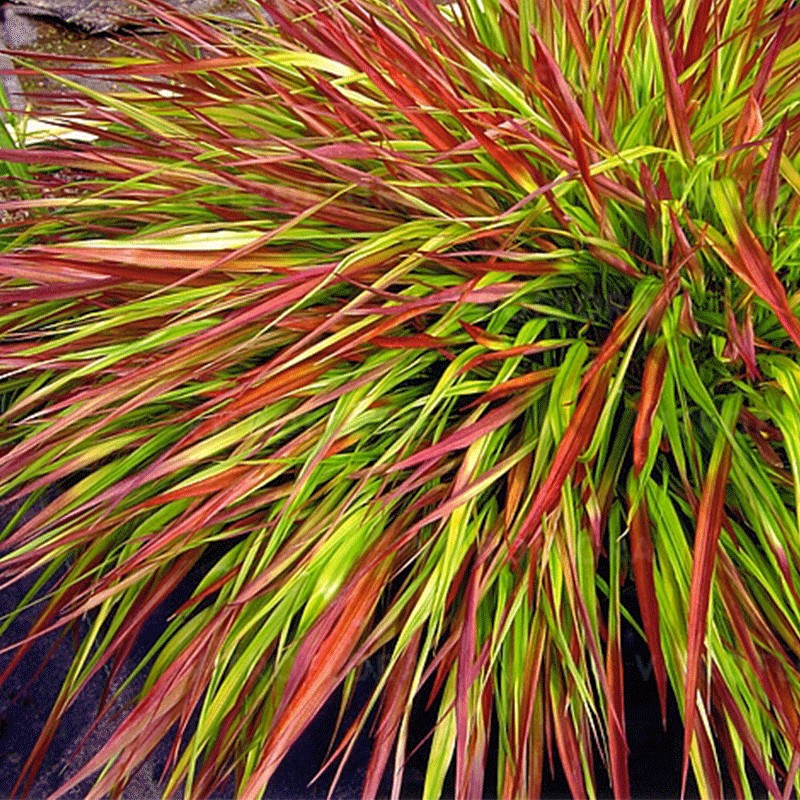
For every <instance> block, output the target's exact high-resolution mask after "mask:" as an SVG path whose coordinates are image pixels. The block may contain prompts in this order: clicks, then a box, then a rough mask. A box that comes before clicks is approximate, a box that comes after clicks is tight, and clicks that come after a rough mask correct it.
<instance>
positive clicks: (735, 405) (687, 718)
mask: <svg viewBox="0 0 800 800" xmlns="http://www.w3.org/2000/svg"><path fill="white" fill-rule="evenodd" d="M740 402H741V399H740V398H739V397H738V396H736V395H734V396H733V398H732V400H730V401H728V402H726V407H725V408H724V409H723V418H724V420H725V424H726V426H727V430H721V431H720V432H719V434H718V435H717V440H716V442H715V444H714V452H713V453H712V455H711V462H710V463H709V466H708V472H707V474H706V480H705V484H704V486H703V493H702V495H701V497H700V508H699V510H698V513H697V530H696V532H695V542H694V557H693V563H692V580H691V586H690V590H689V623H688V644H687V660H686V684H685V691H684V726H685V730H684V740H683V779H682V788H681V795H682V796H685V794H686V779H687V777H688V774H689V751H690V748H691V744H692V737H693V735H694V734H695V733H696V730H695V727H696V720H697V690H698V687H699V684H700V665H701V660H702V657H703V649H704V645H705V638H706V625H707V622H708V609H709V605H710V602H711V591H712V588H713V581H712V578H713V574H714V562H715V558H716V550H717V542H718V541H719V535H720V532H721V530H722V523H723V520H724V508H725V491H726V487H727V485H728V473H729V472H730V469H731V445H730V442H729V440H728V437H729V436H731V435H732V433H733V429H734V425H735V422H736V419H737V418H738V415H739V403H740Z"/></svg>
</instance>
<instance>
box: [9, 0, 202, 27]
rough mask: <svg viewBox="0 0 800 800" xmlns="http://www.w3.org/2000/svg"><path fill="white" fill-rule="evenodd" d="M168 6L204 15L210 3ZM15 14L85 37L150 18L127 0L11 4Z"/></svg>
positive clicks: (178, 1)
mask: <svg viewBox="0 0 800 800" xmlns="http://www.w3.org/2000/svg"><path fill="white" fill-rule="evenodd" d="M167 1H168V3H169V5H171V6H174V7H176V8H181V9H184V10H188V11H192V12H202V11H207V10H208V9H209V8H211V6H212V5H213V1H212V0H167ZM10 2H11V3H13V4H14V6H15V7H16V9H17V11H18V12H19V13H21V14H26V15H30V16H44V17H50V18H53V19H58V20H61V21H62V22H64V23H66V24H68V25H74V26H75V27H77V28H80V29H81V30H84V31H87V32H88V33H108V32H110V31H115V30H119V29H120V28H123V27H126V26H129V25H132V24H136V21H137V20H141V21H144V20H146V19H147V18H148V17H149V16H150V15H149V14H148V13H147V11H146V10H145V9H144V8H142V6H141V5H140V4H138V3H132V2H129V0H10Z"/></svg>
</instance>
